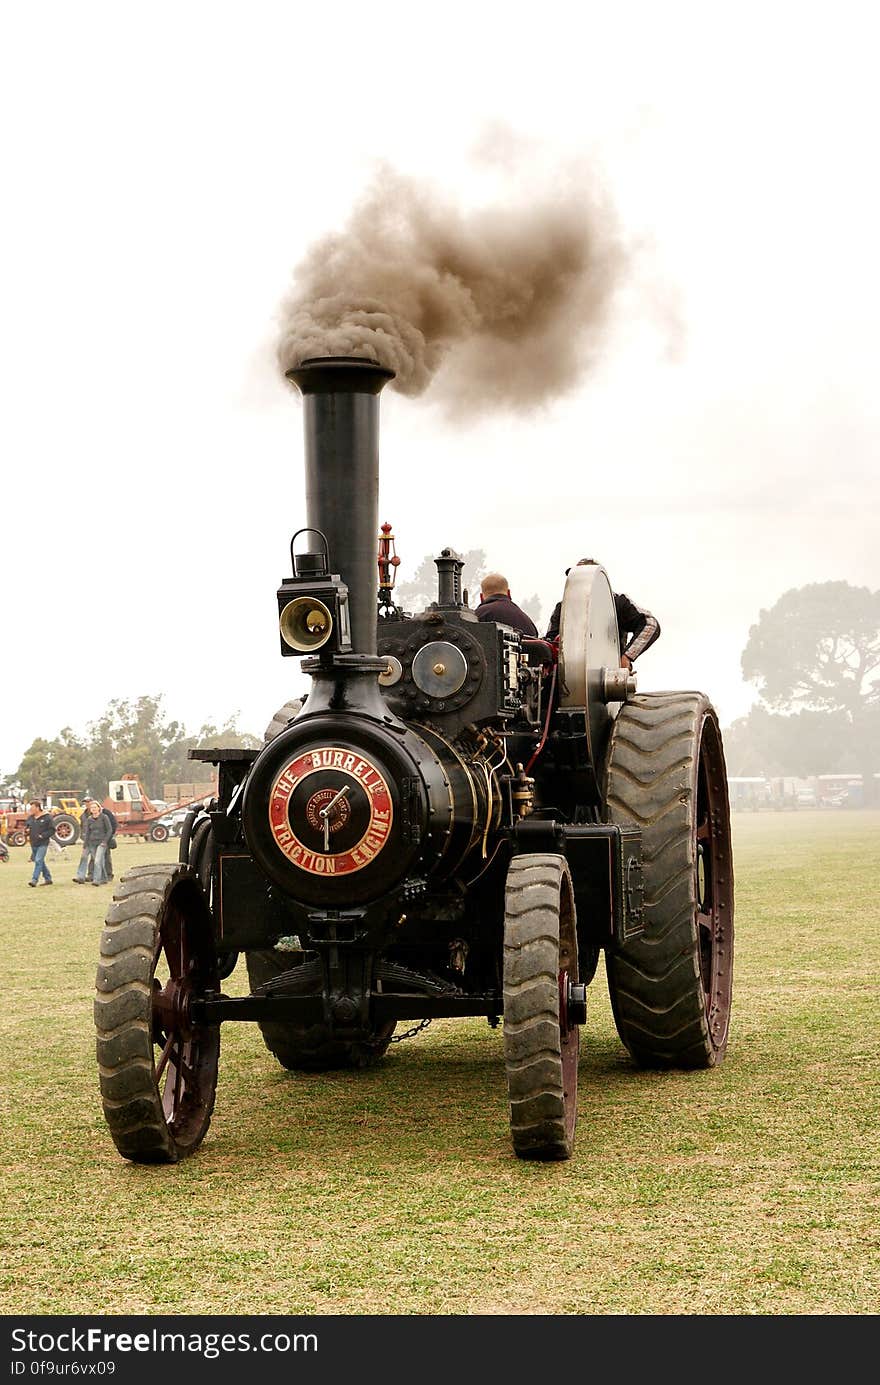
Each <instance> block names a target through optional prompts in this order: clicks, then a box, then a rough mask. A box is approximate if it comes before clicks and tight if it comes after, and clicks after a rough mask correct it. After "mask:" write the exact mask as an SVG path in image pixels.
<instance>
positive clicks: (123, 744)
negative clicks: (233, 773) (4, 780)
mask: <svg viewBox="0 0 880 1385" xmlns="http://www.w3.org/2000/svg"><path fill="white" fill-rule="evenodd" d="M217 744H222V745H227V746H249V747H251V748H256V747H257V746H259V745H261V744H262V741H260V740H259V739H258V738H257V737H256V736H252V735H250V734H249V733H248V732H241V731H239V730H238V728H237V727H236V725H235V717H230V718H229V719H228V720H227V721H226V723H225V724H224V725H223V726H222V727H220V728H217V727H216V726H213V725H210V724H205V725H204V726H202V727H201V729H200V730H199V732H198V733H197V734H196V735H194V736H193V735H187V732H186V728H185V727H184V726H183V725H182V723H181V722H178V721H173V720H168V719H167V718H166V717H165V716H164V713H163V711H162V698H161V697H160V696H159V697H149V696H144V697H139V698H136V699H134V701H126V700H124V699H115V700H114V701H112V702H110V703H108V705H107V708H106V709H105V711H104V712H103V713H102V715H101V716H100V717H99V718H98V720H97V721H94V722H91V723H90V724H89V727H88V736H87V738H85V739H82V738H79V737H77V736H75V735H74V733H73V732H72V731H71V730H70V728H69V727H65V729H64V730H63V731H61V732H60V733H59V735H58V736H56V737H55V739H54V740H51V741H50V740H46V739H44V738H42V737H38V738H37V739H36V740H35V741H34V742H33V743H32V744H31V745H30V746H29V747H28V749H27V750H26V751H25V753H24V756H23V758H22V761H21V764H20V765H19V768H18V771H17V775H16V778H17V779H19V780H20V781H21V783H22V784H23V785H24V786H25V789H26V792H27V793H38V794H44V793H45V792H46V790H47V789H58V788H69V789H75V790H77V791H78V792H80V793H81V792H83V791H84V790H86V791H88V792H90V793H93V794H94V795H95V796H96V797H97V798H103V796H104V795H105V794H106V792H107V784H108V783H109V781H110V780H112V779H119V778H121V776H122V775H123V774H136V775H137V776H138V778H139V779H140V780H141V783H142V784H143V786H144V788H145V789H146V791H147V793H148V794H149V795H150V797H151V798H157V797H158V796H159V795H160V794H161V792H162V785H163V784H165V783H169V782H173V783H180V782H185V781H186V780H188V779H191V778H192V762H191V761H189V760H188V759H187V751H188V750H189V749H190V747H195V746H198V745H205V746H207V745H217Z"/></svg>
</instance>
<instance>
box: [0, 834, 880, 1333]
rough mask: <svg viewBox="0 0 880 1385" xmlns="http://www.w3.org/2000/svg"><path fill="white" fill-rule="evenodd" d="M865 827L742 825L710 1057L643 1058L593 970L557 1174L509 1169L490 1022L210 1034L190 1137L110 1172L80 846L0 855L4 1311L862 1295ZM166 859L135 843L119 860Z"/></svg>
mask: <svg viewBox="0 0 880 1385" xmlns="http://www.w3.org/2000/svg"><path fill="white" fill-rule="evenodd" d="M878 829H880V814H877V813H843V812H840V813H827V814H819V813H798V814H791V815H786V814H782V815H770V814H767V815H759V816H750V815H739V816H737V817H736V818H735V830H736V871H737V958H736V971H735V982H734V1014H733V1027H732V1037H731V1043H730V1049H729V1052H728V1057H727V1060H726V1061H725V1063H724V1064H722V1066H721V1067H720V1068H719V1069H718V1070H717V1071H715V1072H704V1073H681V1074H677V1073H661V1074H652V1073H643V1072H639V1071H637V1070H636V1069H635V1068H634V1067H633V1066H632V1064H631V1063H630V1061H629V1059H628V1057H627V1055H626V1053H625V1052H624V1050H623V1048H622V1047H621V1045H620V1043H619V1041H618V1040H617V1037H616V1035H615V1032H614V1027H613V1023H612V1019H611V1014H610V1009H609V1005H608V1000H607V992H606V990H605V987H604V978H603V973H602V971H601V969H600V972H599V975H598V977H597V979H596V982H595V983H594V985H593V986H591V988H590V1002H591V1003H590V1013H589V1019H588V1023H587V1027H586V1030H585V1031H584V1033H583V1036H582V1059H581V1069H580V1115H579V1126H578V1135H577V1147H576V1153H575V1157H574V1158H573V1159H572V1160H571V1161H570V1162H569V1163H566V1164H555V1165H529V1164H523V1163H520V1162H518V1161H517V1160H516V1159H514V1158H513V1156H512V1154H511V1151H510V1145H509V1140H508V1133H507V1113H506V1102H505V1088H504V1075H503V1068H502V1062H501V1038H500V1032H494V1033H493V1032H492V1031H490V1030H489V1029H488V1028H487V1026H486V1025H485V1024H484V1023H482V1022H478V1021H467V1022H454V1021H443V1022H436V1023H435V1024H434V1025H432V1027H431V1028H430V1029H429V1030H428V1031H427V1032H426V1033H424V1034H421V1035H419V1036H418V1037H417V1038H415V1039H413V1040H411V1041H409V1042H407V1043H404V1044H400V1045H398V1046H396V1047H394V1048H393V1049H392V1050H391V1052H390V1053H389V1055H388V1057H387V1059H386V1060H385V1061H384V1063H383V1064H381V1065H380V1066H379V1067H378V1068H377V1069H375V1070H374V1071H370V1072H366V1073H339V1074H331V1075H329V1076H324V1077H318V1076H316V1077H312V1076H302V1075H294V1074H288V1073H285V1072H284V1071H282V1069H281V1068H279V1067H278V1065H277V1064H276V1063H275V1061H274V1059H273V1058H272V1057H271V1055H270V1054H269V1053H268V1052H267V1051H266V1050H265V1049H264V1047H263V1045H262V1041H261V1039H260V1035H259V1032H258V1030H257V1029H256V1026H253V1025H229V1026H227V1027H225V1028H224V1031H223V1052H222V1056H221V1070H220V1083H219V1088H218V1099H217V1109H216V1112H215V1116H214V1121H213V1124H212V1126H211V1129H210V1132H209V1134H208V1138H207V1140H206V1142H205V1144H204V1145H203V1147H202V1149H201V1150H200V1152H199V1153H198V1154H197V1155H196V1156H195V1157H194V1158H192V1159H190V1160H188V1161H186V1162H184V1163H183V1164H180V1165H178V1166H177V1167H171V1168H139V1167H135V1166H134V1165H131V1164H127V1163H125V1162H124V1161H123V1160H121V1159H120V1158H119V1157H118V1155H117V1154H116V1152H115V1149H114V1147H113V1145H112V1143H111V1141H110V1138H109V1135H108V1133H107V1131H106V1128H105V1126H104V1123H103V1118H102V1115H101V1110H100V1103H99V1099H98V1093H97V1077H96V1070H95V1060H94V1041H93V1031H92V1020H91V1004H92V986H93V980H94V971H95V965H96V958H97V951H98V938H99V934H100V929H101V922H102V917H103V913H104V911H105V909H106V906H107V904H108V902H109V899H108V895H109V891H108V890H107V889H102V890H100V891H99V890H93V889H92V888H91V887H88V888H84V889H74V887H73V885H72V884H71V883H70V877H71V875H72V874H73V866H74V864H75V860H74V859H71V858H73V857H74V852H68V854H67V856H68V859H66V860H64V861H63V862H62V863H61V864H60V865H58V864H55V866H54V873H55V878H56V880H57V881H58V883H57V884H56V885H55V886H54V887H53V888H52V889H45V888H42V887H41V888H40V889H38V890H29V889H27V888H26V883H25V882H26V880H27V878H28V876H29V871H30V867H29V865H28V863H27V852H26V851H24V850H16V849H13V851H12V860H11V862H10V863H9V864H8V865H6V866H0V909H2V912H0V918H2V930H3V934H4V952H5V957H6V959H7V962H6V976H7V987H6V1000H5V1004H4V1007H3V1016H2V1028H3V1067H4V1082H3V1113H2V1130H3V1137H4V1156H3V1161H2V1162H3V1168H2V1214H0V1216H2V1235H0V1265H2V1268H0V1311H2V1312H5V1313H12V1312H15V1313H20V1312H26V1313H50V1312H55V1313H113V1312H115V1313H128V1312H132V1313H152V1312H171V1313H189V1312H198V1313H201V1312H207V1313H210V1312H233V1313H235V1312H241V1313H274V1312H280V1313H330V1312H342V1313H395V1312H402V1313H431V1314H438V1313H664V1314H668V1313H687V1314H694V1313H737V1314H742V1313H746V1314H748V1313H773V1314H786V1313H862V1314H866V1313H876V1312H877V1311H878V1308H880V1230H878V1227H880V1215H878V1211H880V1209H878V1171H880V1134H878V1130H880V1120H878V1107H880V1102H878V1093H880V1080H878V1062H877V1056H876V1047H877V1040H876V1027H877V1019H878V1006H877V977H878V974H880V907H878V903H877V887H876V882H877V879H878V874H880V870H878V867H880V850H878V843H880V830H878ZM169 854H170V853H169V849H168V846H144V845H131V844H125V845H123V846H121V847H120V849H119V851H118V852H117V869H118V871H119V872H120V873H121V871H122V870H124V869H125V868H126V866H128V865H133V864H136V863H137V862H140V861H146V860H161V859H167V858H168V857H169ZM56 862H57V858H56ZM241 973H242V968H241V967H240V968H239V969H238V970H237V971H236V973H235V975H234V977H233V978H232V981H231V982H230V983H227V984H228V986H229V987H230V988H231V989H233V990H238V991H240V990H242V989H244V981H243V979H242V974H241Z"/></svg>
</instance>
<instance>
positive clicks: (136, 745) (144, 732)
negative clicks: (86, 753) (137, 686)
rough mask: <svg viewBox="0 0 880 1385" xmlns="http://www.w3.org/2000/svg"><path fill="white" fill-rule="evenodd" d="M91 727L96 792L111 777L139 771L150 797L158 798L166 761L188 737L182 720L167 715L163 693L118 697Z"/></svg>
mask: <svg viewBox="0 0 880 1385" xmlns="http://www.w3.org/2000/svg"><path fill="white" fill-rule="evenodd" d="M89 730H90V732H91V740H92V747H93V773H94V774H95V777H96V778H97V781H98V787H96V788H95V789H94V792H95V793H96V794H98V793H99V788H102V787H103V786H104V785H105V784H106V783H107V781H108V780H109V779H118V778H119V777H120V775H122V774H136V775H137V776H138V778H139V779H140V781H141V783H142V784H143V786H144V788H145V789H146V791H147V793H148V794H149V795H150V797H151V798H158V797H159V795H160V793H161V792H162V784H163V783H164V782H165V781H164V773H165V767H166V764H167V763H168V762H169V760H172V759H173V758H174V755H175V751H176V750H177V748H178V747H179V746H180V744H181V742H183V741H185V739H186V730H185V728H184V727H183V726H182V725H181V723H180V722H178V721H166V720H165V719H164V718H163V715H162V698H161V696H158V697H149V696H144V697H139V698H137V699H135V701H133V702H128V701H125V700H123V699H119V698H117V699H115V700H114V701H112V702H110V703H108V706H107V710H106V711H105V712H104V714H103V716H102V717H100V718H99V720H98V721H96V722H93V723H92V724H91V726H90V727H89ZM105 792H106V790H105Z"/></svg>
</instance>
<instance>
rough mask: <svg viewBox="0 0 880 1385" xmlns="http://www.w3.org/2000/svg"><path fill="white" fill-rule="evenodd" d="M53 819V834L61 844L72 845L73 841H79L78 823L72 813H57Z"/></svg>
mask: <svg viewBox="0 0 880 1385" xmlns="http://www.w3.org/2000/svg"><path fill="white" fill-rule="evenodd" d="M53 821H54V823H55V836H56V837H57V838H58V840H59V842H60V843H61V845H62V846H73V844H74V842H76V841H79V823H78V822H77V820H76V818H75V817H74V816H73V814H72V813H59V814H58V816H57V817H56V818H54V819H53ZM59 828H60V829H61V831H60V832H59V830H58V829H59Z"/></svg>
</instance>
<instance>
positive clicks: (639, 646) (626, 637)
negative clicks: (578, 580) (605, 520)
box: [544, 558, 660, 672]
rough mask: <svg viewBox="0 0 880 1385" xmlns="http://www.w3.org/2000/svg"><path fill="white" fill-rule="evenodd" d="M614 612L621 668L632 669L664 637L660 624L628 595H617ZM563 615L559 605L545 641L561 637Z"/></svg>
mask: <svg viewBox="0 0 880 1385" xmlns="http://www.w3.org/2000/svg"><path fill="white" fill-rule="evenodd" d="M595 561H596V560H595V558H581V559H580V561H579V562H578V564H577V566H578V567H586V566H590V565H594V564H595ZM570 572H571V568H570V567H567V568H566V569H565V575H566V577H567V576H568V574H569V573H570ZM614 609H615V611H616V612H617V629H618V631H619V634H620V640H621V646H622V647H621V651H620V667H621V668H626V669H629V670H630V672H632V666H633V664H634V663H635V661H636V659H637V658H638V657H639V655H640V654H644V652H645V650H646V649H648V648H649V647H650V645H652V644H653V643H654V641H655V640H656V639H659V637H660V622H659V621H658V619H657V617H656V616H652V615H651V612H650V611H646V610H644V608H643V607H641V606H637V605H636V604H635V602H634V601H630V599H629V597H628V596H627V595H626V594H625V592H614ZM561 615H562V602H561V601H557V603H556V605H555V606H554V608H553V614H552V616H551V617H550V624H549V626H548V627H547V633H546V635H545V636H544V638H545V640H555V639H556V637H557V636H558V634H559V621H560V618H561Z"/></svg>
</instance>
